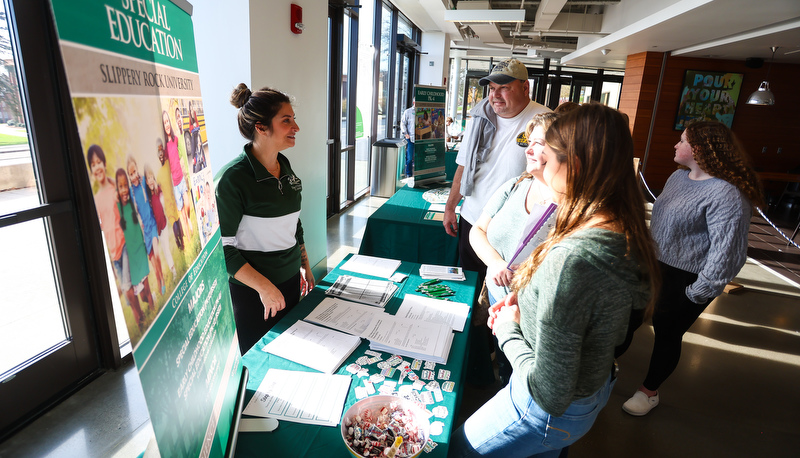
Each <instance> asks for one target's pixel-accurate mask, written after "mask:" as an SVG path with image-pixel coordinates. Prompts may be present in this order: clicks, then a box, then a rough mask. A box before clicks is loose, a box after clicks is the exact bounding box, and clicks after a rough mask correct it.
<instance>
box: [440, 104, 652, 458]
mask: <svg viewBox="0 0 800 458" xmlns="http://www.w3.org/2000/svg"><path fill="white" fill-rule="evenodd" d="M546 143H547V145H546V147H545V149H544V152H543V154H542V157H543V162H544V171H543V176H544V180H545V183H546V184H547V185H548V187H549V188H550V190H551V191H552V194H553V199H554V201H555V202H557V204H558V213H557V216H556V223H555V227H554V228H553V230H552V232H551V234H550V236H549V238H548V239H547V240H546V241H545V242H544V243H542V244H541V245H540V246H539V247H538V248H537V249H536V250H535V251H534V252H533V254H532V255H531V256H530V257H529V258H528V260H527V261H525V262H524V263H523V264H522V265H521V266H520V268H519V269H518V270H517V271H516V273H515V275H514V279H513V281H512V289H513V290H514V291H516V292H515V293H511V294H509V295H508V296H506V297H505V298H503V299H502V300H500V301H499V302H497V303H496V304H495V305H493V306H492V307H491V308H490V310H489V312H490V316H489V322H488V325H489V327H491V328H492V331H493V332H494V333H495V335H496V336H497V339H498V341H499V343H500V347H501V349H502V351H503V352H504V353H505V354H506V356H507V357H508V359H509V361H510V362H511V365H512V367H513V373H512V377H511V382H510V383H509V384H508V385H507V386H506V387H504V388H503V389H501V390H500V391H499V392H498V393H497V395H495V397H494V398H492V399H491V400H489V401H488V402H487V403H486V404H485V405H484V406H483V407H481V408H480V409H479V410H478V411H477V412H475V414H473V415H472V416H471V417H470V418H469V419H467V421H466V422H465V423H464V425H462V426H461V427H460V428H459V429H458V430H457V431H456V432H455V433H454V435H453V438H452V443H451V449H450V452H451V453H450V456H497V457H503V458H511V457H527V456H537V457H538V456H558V454H559V451H560V450H561V449H562V448H564V447H566V446H569V445H570V444H572V443H573V442H575V441H576V440H578V439H579V438H580V437H582V436H583V435H584V434H585V433H586V432H587V431H588V430H589V428H591V426H592V424H593V423H594V421H595V419H596V418H597V414H598V413H599V412H600V410H601V409H602V408H603V406H605V404H606V402H607V401H608V396H609V394H610V392H611V388H612V387H613V384H614V380H613V377H612V371H611V368H612V365H613V360H614V357H613V353H614V347H615V346H616V345H618V344H619V343H621V342H622V341H623V339H624V337H625V332H626V328H627V324H628V317H629V315H630V312H631V309H633V308H637V309H641V308H646V307H652V303H653V302H654V297H653V296H654V294H653V292H654V291H656V290H657V289H658V278H659V277H658V273H657V270H658V266H657V260H656V255H655V249H654V245H653V241H652V239H651V238H650V234H649V232H648V230H647V228H646V226H645V222H644V201H643V199H642V195H641V193H640V192H639V189H638V186H637V183H636V178H635V175H634V174H633V173H631V164H632V163H633V142H632V140H631V135H630V131H629V129H628V124H627V122H625V120H624V118H623V117H622V115H621V114H620V113H619V112H618V111H616V110H614V109H612V108H608V107H606V106H604V105H600V104H587V105H583V106H581V107H580V108H578V109H576V110H574V111H572V112H569V113H567V114H565V115H563V116H562V117H560V118H559V119H557V120H556V121H555V122H554V123H553V124H552V126H551V127H550V128H549V129H548V131H547V134H546Z"/></svg>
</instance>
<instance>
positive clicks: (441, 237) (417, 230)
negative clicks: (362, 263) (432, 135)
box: [358, 186, 458, 266]
mask: <svg viewBox="0 0 800 458" xmlns="http://www.w3.org/2000/svg"><path fill="white" fill-rule="evenodd" d="M425 191H427V190H426V189H415V188H409V187H408V186H405V187H403V188H402V189H400V190H398V191H397V192H396V193H395V194H394V195H393V196H392V197H391V198H390V199H389V200H388V201H386V203H385V204H383V205H381V207H380V208H378V209H377V210H375V213H373V214H372V215H371V216H370V217H369V219H368V220H367V225H366V227H365V228H364V237H363V238H362V239H361V247H360V248H359V250H358V253H359V254H364V255H368V256H377V257H381V258H389V259H399V260H401V261H409V262H418V263H420V264H436V265H444V266H457V265H458V238H457V237H451V236H449V235H447V233H446V232H445V231H444V226H443V225H442V222H441V221H433V220H426V219H425V214H426V213H428V207H430V203H428V202H427V201H425V199H423V198H422V194H423V193H424V192H425Z"/></svg>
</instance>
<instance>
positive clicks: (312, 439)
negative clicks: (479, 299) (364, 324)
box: [236, 259, 477, 458]
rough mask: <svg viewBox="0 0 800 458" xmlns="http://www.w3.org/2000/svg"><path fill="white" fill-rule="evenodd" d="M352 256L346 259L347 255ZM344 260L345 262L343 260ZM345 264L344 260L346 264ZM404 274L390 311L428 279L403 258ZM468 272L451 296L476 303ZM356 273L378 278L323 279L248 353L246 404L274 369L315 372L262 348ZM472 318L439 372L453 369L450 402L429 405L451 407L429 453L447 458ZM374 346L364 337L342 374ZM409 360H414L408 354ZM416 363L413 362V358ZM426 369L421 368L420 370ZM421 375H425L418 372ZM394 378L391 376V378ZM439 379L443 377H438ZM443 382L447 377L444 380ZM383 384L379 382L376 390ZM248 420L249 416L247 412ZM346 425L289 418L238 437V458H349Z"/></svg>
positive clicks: (350, 399) (356, 381) (350, 400)
mask: <svg viewBox="0 0 800 458" xmlns="http://www.w3.org/2000/svg"><path fill="white" fill-rule="evenodd" d="M345 260H346V259H345ZM343 262H344V261H343ZM340 266H341V264H340ZM398 272H403V273H405V274H408V278H406V279H405V280H404V281H403V282H402V283H400V284H398V286H399V287H400V289H399V290H398V291H397V293H395V297H394V298H393V299H392V300H391V301H390V302H389V304H388V305H387V306H386V311H387V312H389V313H391V314H394V313H395V312H397V309H398V307H399V306H400V303H401V302H402V299H403V297H404V296H405V294H406V293H414V290H415V289H416V288H417V286H418V285H419V284H420V283H422V282H423V281H424V280H422V279H421V278H420V277H419V264H415V263H410V262H403V263H402V264H401V266H400V268H399V269H398ZM464 273H465V275H466V276H467V279H466V281H463V282H444V284H447V285H448V286H450V287H451V288H452V289H453V290H455V292H456V295H455V296H453V297H452V298H451V299H452V300H453V301H455V302H464V303H467V304H470V305H472V298H473V296H474V293H475V286H476V284H477V276H476V274H475V273H474V272H464ZM342 274H346V275H353V276H360V277H365V278H377V277H370V276H366V275H360V274H355V273H353V272H347V271H342V270H340V269H339V268H338V266H337V268H336V269H334V270H333V271H331V272H330V273H329V274H328V275H326V276H325V278H323V279H322V280H321V281H320V282H319V284H318V285H317V287H316V288H314V290H313V291H312V292H311V293H310V294H309V295H308V296H306V298H304V299H303V300H302V301H300V303H299V304H297V306H295V307H294V309H292V311H291V312H289V314H287V315H286V317H285V318H284V319H283V320H281V321H280V322H279V323H278V324H277V325H275V327H274V328H272V330H270V332H269V333H267V335H266V336H264V337H263V338H262V339H261V341H260V342H259V343H257V344H256V345H255V346H254V347H253V348H252V349H250V351H248V352H247V353H246V354H245V355H244V357H243V363H244V365H245V366H246V367H247V369H248V370H249V371H250V378H249V380H248V382H247V393H246V395H245V405H247V403H248V402H250V399H251V398H252V397H253V395H254V394H255V392H256V390H257V389H258V386H259V385H260V384H261V381H262V380H263V379H264V377H265V376H266V374H267V371H268V370H269V369H270V368H276V369H285V370H297V371H309V372H315V371H314V370H313V369H309V368H307V367H305V366H302V365H300V364H297V363H294V362H292V361H289V360H285V359H283V358H281V357H278V356H275V355H271V354H269V353H266V352H264V351H262V348H263V347H264V346H265V345H266V344H267V343H269V342H271V341H272V340H274V339H275V338H276V337H277V336H278V335H279V334H280V333H281V332H283V331H285V330H286V329H287V328H289V326H291V325H292V324H293V323H294V322H295V321H297V320H301V319H303V318H305V317H306V316H307V315H308V314H309V313H310V312H311V311H312V310H313V309H314V307H316V306H317V304H319V303H320V302H321V301H322V299H323V298H324V297H325V290H326V289H327V288H328V287H330V286H331V285H332V284H333V282H334V281H335V280H336V278H337V277H338V276H339V275H342ZM470 319H471V313H470V317H469V318H468V319H467V325H466V326H465V327H464V332H456V333H455V335H454V337H453V344H452V347H451V349H450V356H449V358H448V361H447V364H446V365H441V364H437V365H436V371H437V372H438V370H439V369H446V370H449V371H450V380H452V381H453V382H454V383H455V389H454V390H453V392H451V393H448V392H443V393H442V394H443V395H444V400H443V401H442V402H438V403H436V404H433V405H429V406H428V409H432V408H433V407H436V406H440V405H442V406H444V407H446V408H447V412H448V416H447V418H445V419H439V418H435V417H433V418H432V419H431V421H434V420H438V421H442V422H443V423H444V425H445V427H444V432H443V433H442V434H440V435H438V436H432V437H431V439H433V440H434V441H435V442H436V443H437V444H438V445H437V446H436V448H435V449H434V450H433V452H431V453H429V454H424V455H423V456H425V457H426V458H427V457H430V458H436V457H446V456H447V448H448V445H449V442H450V435H451V433H452V430H453V426H454V425H453V423H454V421H455V420H456V418H457V415H458V408H459V405H460V403H461V393H462V391H463V387H464V378H465V365H466V361H467V349H468V345H467V342H468V338H469V331H470ZM367 349H369V342H368V341H367V340H365V339H362V342H361V345H360V346H359V347H358V348H356V350H355V351H354V352H353V353H352V354H351V355H350V357H349V358H347V360H346V361H345V362H344V363H343V364H342V366H341V367H340V368H339V369H338V371H337V372H336V373H337V374H343V375H348V376H349V375H350V374H349V373H348V372H347V371H346V370H345V367H346V366H347V365H348V364H351V363H353V362H355V360H356V359H357V358H358V357H360V356H363V355H364V351H366V350H367ZM390 356H391V355H389V354H388V353H383V359H384V360H387V359H389V357H390ZM404 360H409V358H404ZM409 361H410V360H409ZM365 367H366V368H367V369H368V370H369V372H370V374H374V373H377V372H379V369H377V366H376V365H374V364H371V365H368V366H365ZM417 372H421V371H417ZM418 375H420V374H418ZM351 378H352V383H351V385H350V392H349V393H348V395H347V400H346V401H345V405H344V409H343V410H342V412H343V413H344V412H345V411H346V410H347V409H348V408H349V407H350V406H351V405H353V404H355V402H356V401H357V399H356V396H355V387H356V386H361V385H363V381H362V379H361V378H358V377H356V376H354V375H353V376H351ZM397 378H398V376H397V375H394V376H393V377H392V378H391V379H392V380H394V381H397ZM388 379H389V378H387V380H388ZM437 380H439V379H438V378H437ZM409 383H410V381H409V380H408V379H406V380H404V382H403V384H409ZM440 383H441V381H440ZM378 387H379V385H376V389H377V388H378ZM244 417H245V418H248V417H247V416H246V415H245V416H244ZM339 428H340V426H336V427H329V426H317V425H307V424H301V423H292V422H289V421H281V422H280V426H278V429H276V430H275V431H273V432H271V433H266V432H257V433H255V432H243V433H240V434H239V436H238V443H237V445H236V456H237V457H261V456H269V457H292V458H294V457H322V456H324V457H342V458H344V457H348V456H350V454H349V452H348V450H347V448H346V447H345V445H344V443H343V442H342V438H341V433H340V430H339Z"/></svg>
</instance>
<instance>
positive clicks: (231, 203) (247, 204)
mask: <svg viewBox="0 0 800 458" xmlns="http://www.w3.org/2000/svg"><path fill="white" fill-rule="evenodd" d="M231 104H232V105H233V106H235V107H237V108H238V109H239V115H238V121H239V132H241V134H242V136H244V137H245V138H246V139H247V140H249V143H247V144H246V145H245V146H244V151H242V153H241V154H240V155H239V156H238V157H237V158H235V159H234V160H232V161H231V162H229V163H228V164H227V165H225V167H223V168H222V170H220V172H219V173H218V174H217V176H216V179H215V181H216V186H215V188H216V196H217V205H218V209H219V222H220V229H221V231H222V244H223V247H224V250H225V263H226V266H227V269H228V274H229V275H230V279H229V283H230V290H231V299H232V301H233V314H234V318H235V320H236V329H237V333H238V336H239V347H240V349H241V351H242V354H244V353H245V352H246V351H247V350H248V349H250V347H252V346H253V345H255V344H256V343H257V342H258V341H259V340H260V339H261V338H262V337H263V336H264V334H266V333H267V331H269V330H270V328H272V326H273V325H274V324H275V323H277V322H278V321H279V320H280V319H281V318H282V317H283V316H284V315H285V314H286V313H287V312H288V311H289V309H291V308H292V307H293V306H294V305H295V304H297V302H299V300H300V297H301V296H302V295H303V294H305V293H306V292H307V291H309V290H311V288H313V287H314V275H313V274H312V273H311V266H310V265H309V262H308V255H307V254H306V250H305V245H304V241H303V226H302V224H301V222H300V202H301V196H300V193H301V191H302V189H303V187H302V184H301V181H300V178H298V177H297V176H296V175H295V174H294V171H292V167H291V165H290V164H289V160H288V159H287V158H286V156H284V155H283V154H281V151H283V150H285V149H287V148H291V147H293V146H294V144H295V135H296V134H297V132H298V131H299V130H300V127H298V125H297V123H296V122H295V117H294V110H293V109H292V104H291V100H290V99H289V97H288V96H287V95H286V94H284V93H283V92H280V91H277V90H274V89H270V88H263V89H261V90H259V91H256V92H252V91H250V89H248V87H247V86H246V85H245V84H243V83H242V84H239V85H238V86H237V87H236V89H234V91H233V94H232V95H231Z"/></svg>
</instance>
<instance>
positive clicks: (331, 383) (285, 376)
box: [244, 369, 350, 426]
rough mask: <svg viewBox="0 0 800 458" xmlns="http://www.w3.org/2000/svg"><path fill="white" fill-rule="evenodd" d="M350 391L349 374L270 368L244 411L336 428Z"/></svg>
mask: <svg viewBox="0 0 800 458" xmlns="http://www.w3.org/2000/svg"><path fill="white" fill-rule="evenodd" d="M349 391H350V377H349V376H347V375H326V374H318V373H314V372H303V371H287V370H283V369H270V370H269V371H267V375H266V376H265V377H264V380H262V381H261V385H259V386H258V390H257V391H256V393H255V394H254V395H253V398H252V399H250V402H249V403H248V404H247V406H246V407H245V408H244V414H245V415H253V416H257V417H270V418H274V419H277V420H286V421H291V422H295V423H306V424H310V425H321V426H336V425H338V424H339V420H340V419H341V418H342V410H344V401H345V399H346V398H347V393H348V392H349Z"/></svg>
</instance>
